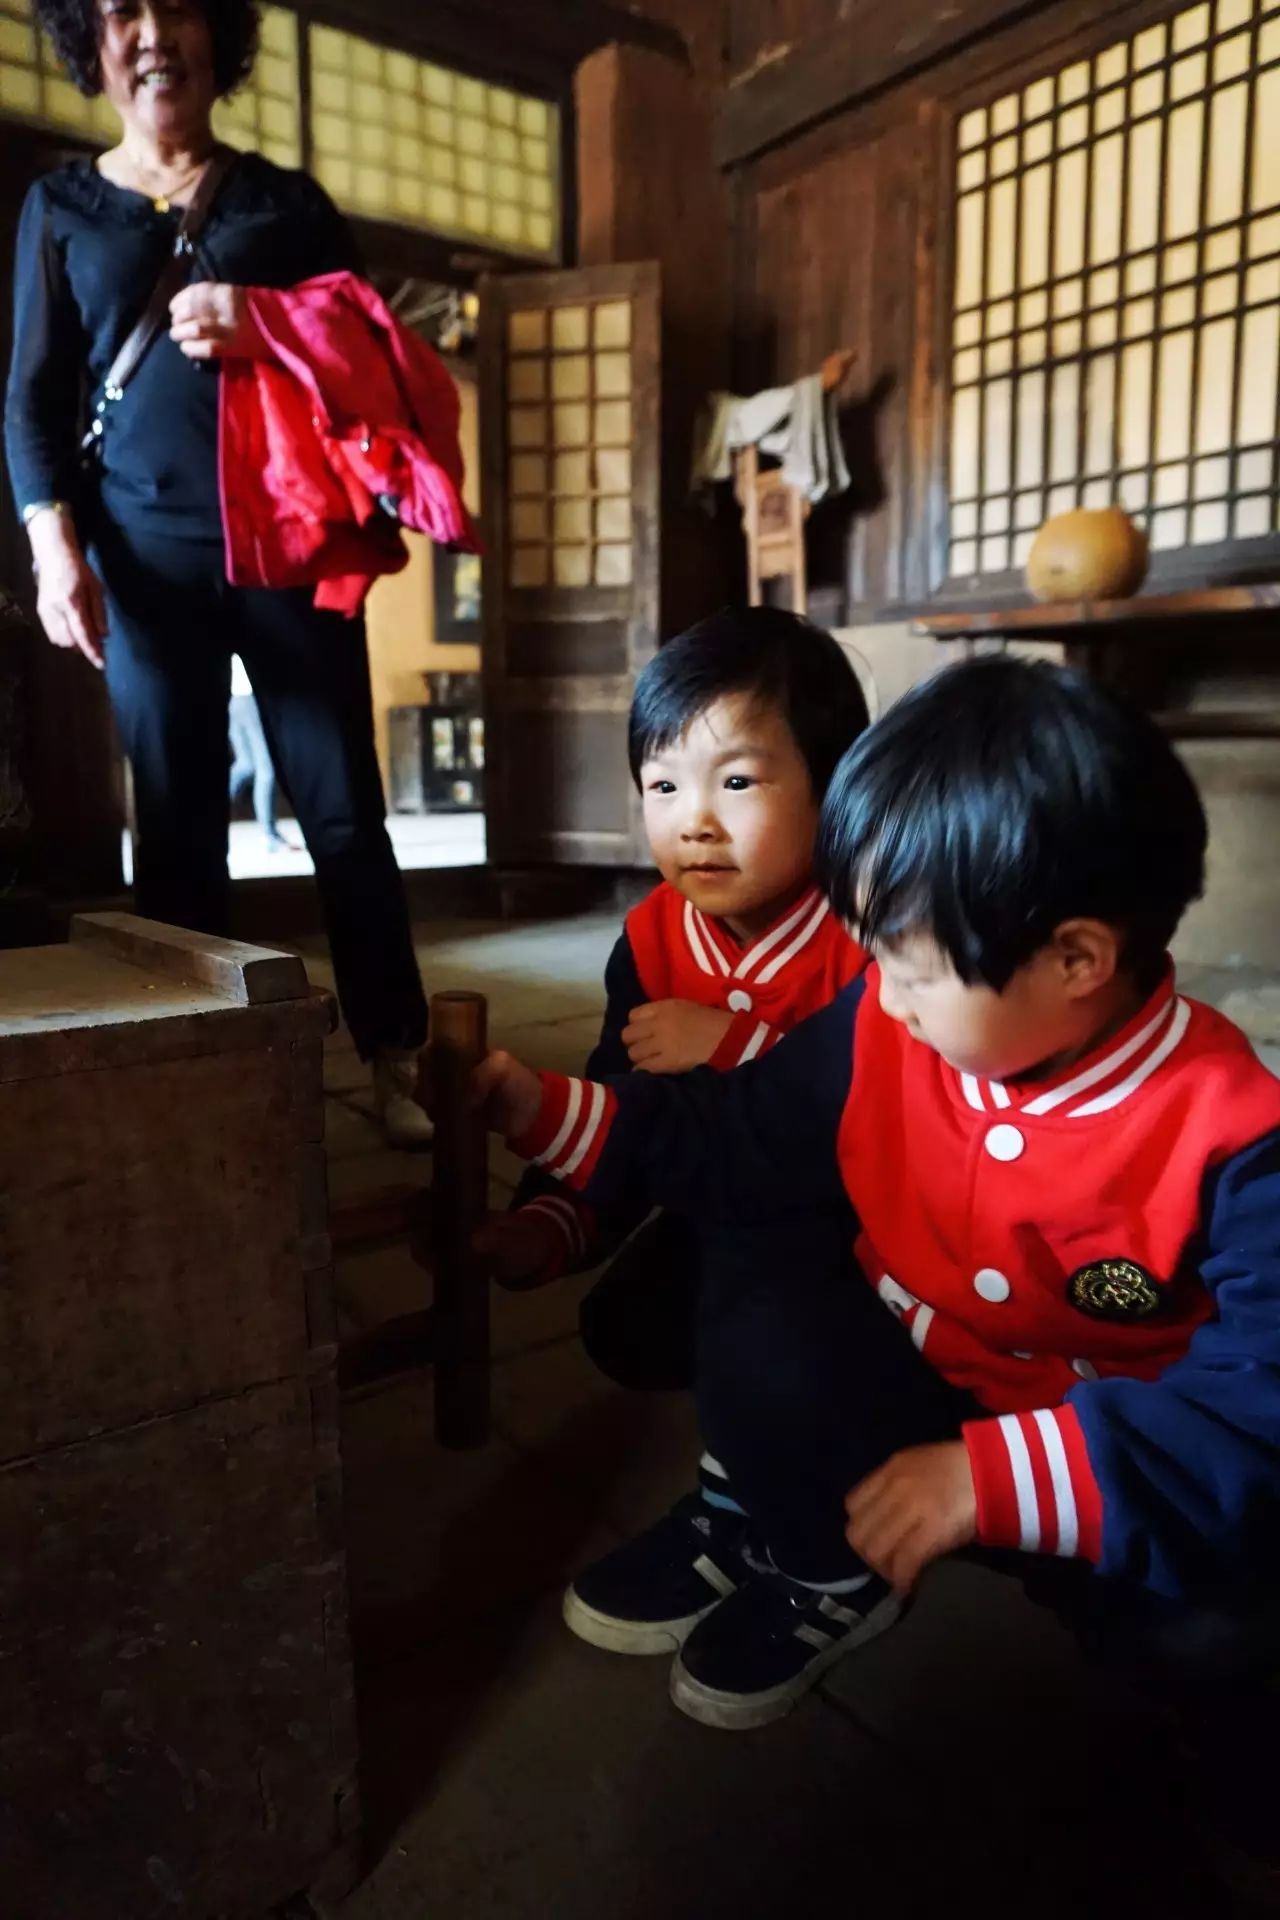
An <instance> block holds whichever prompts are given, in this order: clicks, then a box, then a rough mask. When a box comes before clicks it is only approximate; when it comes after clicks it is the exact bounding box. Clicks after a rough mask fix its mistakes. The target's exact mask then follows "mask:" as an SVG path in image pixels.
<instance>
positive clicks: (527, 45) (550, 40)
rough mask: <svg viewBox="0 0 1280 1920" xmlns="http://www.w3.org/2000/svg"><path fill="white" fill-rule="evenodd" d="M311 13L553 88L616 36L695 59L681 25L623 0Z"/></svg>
mask: <svg viewBox="0 0 1280 1920" xmlns="http://www.w3.org/2000/svg"><path fill="white" fill-rule="evenodd" d="M305 10H306V11H308V12H310V13H312V14H313V15H315V16H318V17H325V16H327V17H329V18H331V19H341V20H342V22H343V24H345V25H350V26H352V27H354V28H355V29H356V30H357V31H359V30H360V29H361V28H363V30H364V31H365V32H367V33H375V34H378V35H380V36H382V35H386V36H387V37H389V38H393V39H395V40H396V41H398V42H400V43H401V44H406V43H408V44H414V45H418V46H428V45H430V46H434V47H435V48H436V49H438V53H439V57H441V58H445V57H449V58H452V59H456V60H457V61H458V62H459V64H461V65H465V66H466V67H468V68H470V69H472V70H475V71H477V72H492V71H495V70H496V71H498V72H501V73H508V74H510V75H511V76H512V78H513V79H514V78H519V79H525V80H527V81H529V82H532V83H533V84H535V85H536V84H541V85H542V86H543V87H546V88H550V86H551V85H552V83H553V81H554V80H556V79H558V80H559V82H560V84H561V85H562V86H563V85H564V84H565V83H567V80H568V78H569V76H570V75H571V74H572V72H573V69H574V68H575V67H576V66H577V65H578V63H579V62H580V61H582V60H585V59H586V57H587V55H588V54H589V53H593V52H594V51H595V49H596V48H597V47H602V46H607V45H609V44H610V43H611V42H614V41H618V42H621V43H623V44H626V45H631V46H640V47H648V48H650V49H651V50H652V51H654V52H656V53H661V54H665V55H666V56H667V58H668V59H671V60H674V61H676V62H678V63H679V64H680V65H681V66H684V67H688V65H689V64H690V60H689V49H688V47H687V45H686V43H685V41H684V38H683V36H682V35H681V34H680V33H679V32H678V31H677V30H676V29H675V28H674V27H670V26H667V25H666V24H665V23H664V22H663V21H660V20H655V19H652V18H651V17H650V16H649V15H648V14H646V13H643V12H641V11H640V10H639V8H637V7H632V6H629V5H625V4H618V0H572V4H571V5H567V4H566V3H565V0H465V4H464V0H432V5H431V6H430V7H429V8H423V9H422V10H421V11H420V10H419V9H418V8H416V7H415V8H406V7H405V6H404V4H403V0H313V3H312V4H309V5H306V7H305Z"/></svg>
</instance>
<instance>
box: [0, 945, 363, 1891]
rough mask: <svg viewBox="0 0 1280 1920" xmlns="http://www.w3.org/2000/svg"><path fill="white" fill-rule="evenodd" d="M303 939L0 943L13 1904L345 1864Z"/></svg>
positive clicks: (327, 1010) (2, 1568) (336, 1577)
mask: <svg viewBox="0 0 1280 1920" xmlns="http://www.w3.org/2000/svg"><path fill="white" fill-rule="evenodd" d="M331 1020H332V1003H331V1002H330V1001H329V999H328V998H327V996H325V995H323V994H318V993H312V992H311V991H310V989H309V988H308V985H307V980H306V975H305V972H304V970H303V967H302V963H301V962H300V961H299V960H297V959H295V958H293V957H292V956H289V955H282V954H268V953H263V952H261V951H259V950H257V949H254V948H249V947H243V946H237V945H235V944H233V943H231V942H223V941H214V940H206V939H204V938H201V937H197V936H194V935H189V934H183V933H178V932H176V931H174V930H172V929H168V928H161V927H156V926H154V925H152V924H150V923H148V922H145V921H140V920H134V919H131V918H129V917H127V916H124V915H98V916H88V917H84V918H81V919H80V920H78V921H76V922H74V923H73V927H72V939H71V943H70V944H69V945H67V946H63V947H45V948H31V949H27V950H25V951H18V952H10V953H0V1351H2V1352H3V1354H4V1368H5V1380H4V1391H3V1393H2V1394H0V1540H3V1542H4V1552H3V1554H2V1555H0V1866H2V1869H3V1877H4V1895H3V1903H2V1904H3V1908H4V1911H5V1913H6V1914H12V1915H13V1916H14V1920H55V1917H56V1920H62V1917H63V1916H67V1920H70V1916H72V1915H74V1916H75V1920H150V1917H151V1916H153V1915H154V1916H157V1917H158V1916H161V1915H165V1916H167V1915H170V1914H173V1913H184V1914H187V1915H189V1916H191V1920H213V1917H214V1916H217V1917H218V1920H259V1916H261V1915H264V1914H266V1913H268V1912H269V1911H270V1910H271V1909H272V1908H273V1907H274V1906H276V1905H277V1904H279V1903H282V1902H284V1901H285V1900H287V1899H289V1898H291V1897H292V1896H293V1895H295V1894H297V1893H299V1892H301V1891H304V1890H316V1892H317V1893H318V1895H319V1896H320V1897H321V1898H322V1899H323V1898H324V1897H326V1896H336V1894H337V1893H338V1892H340V1891H341V1890H342V1889H343V1888H345V1886H347V1885H349V1884H350V1883H351V1880H352V1878H353V1877H354V1874H353V1865H354V1855H355V1845H356V1838H357V1834H356V1824H357V1801H356V1795H355V1788H354V1777H355V1758H356V1755H355V1731H354V1713H353V1706H352V1692H351V1669H350V1656H349V1647H348V1639H347V1601H346V1570H345V1562H344V1556H343V1549H342V1537H341V1528H340V1518H341V1478H340V1462H339V1452H338V1419H337V1412H338V1408H337V1390H336V1384H335V1361H336V1344H335V1333H334V1326H333V1321H332V1313H331V1302H330V1294H331V1289H330V1280H331V1273H330V1249H329V1240H328V1232H327V1217H326V1194H325V1172H324V1145H323V1125H324V1119H323V1115H324V1107H323V1092H322V1077H321V1073H322V1060H321V1055H322V1046H323V1039H324V1034H325V1032H326V1030H327V1028H328V1027H329V1025H330V1024H331Z"/></svg>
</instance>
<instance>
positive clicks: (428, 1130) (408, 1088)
mask: <svg viewBox="0 0 1280 1920" xmlns="http://www.w3.org/2000/svg"><path fill="white" fill-rule="evenodd" d="M417 1085H418V1056H417V1054H416V1053H398V1052H393V1051H391V1050H390V1049H388V1050H387V1051H386V1052H384V1053H380V1054H378V1055H377V1057H376V1058H375V1060H374V1063H373V1100H374V1105H375V1107H376V1108H377V1112H378V1118H379V1120H380V1121H381V1122H382V1131H383V1132H384V1133H385V1134H386V1136H387V1144H388V1146H392V1147H405V1148H408V1149H410V1150H413V1149H419V1150H420V1149H421V1148H423V1147H429V1146H430V1145H431V1142H432V1141H433V1140H434V1138H435V1132H436V1130H435V1128H434V1127H433V1126H432V1124H431V1120H430V1118H429V1116H428V1115H427V1114H426V1113H425V1112H424V1111H423V1109H422V1108H421V1107H420V1106H419V1105H418V1102H417V1099H416V1097H415V1096H416V1092H417Z"/></svg>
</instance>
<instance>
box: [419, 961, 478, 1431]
mask: <svg viewBox="0 0 1280 1920" xmlns="http://www.w3.org/2000/svg"><path fill="white" fill-rule="evenodd" d="M488 1012H489V1010H488V1005H487V1003H486V1001H485V998H484V995H483V994H479V993H436V994H433V995H432V996H431V1027H430V1033H431V1038H430V1040H429V1042H428V1044H427V1049H426V1055H425V1062H424V1065H425V1070H426V1078H427V1082H428V1086H429V1088H430V1096H431V1098H430V1104H431V1109H432V1112H433V1114H434V1116H435V1125H436V1144H435V1177H434V1182H433V1187H432V1196H433V1197H432V1207H431V1252H432V1266H433V1268H434V1272H435V1355H436V1379H435V1393H436V1438H437V1439H438V1440H439V1442H440V1444H441V1446H444V1447H482V1446H483V1445H484V1444H485V1442H486V1441H487V1440H488V1438H489V1277H488V1274H487V1273H486V1271H485V1270H484V1268H483V1267H482V1266H481V1265H480V1264H479V1262H478V1261H477V1260H476V1258H475V1255H474V1254H473V1253H472V1251H471V1242H472V1237H473V1235H474V1234H475V1231H476V1228H477V1227H478V1226H479V1225H480V1223H481V1221H482V1220H483V1219H484V1217H485V1214H486V1212H487V1210H488V1201H489V1142H488V1135H487V1133H486V1131H485V1125H484V1118H483V1115H482V1114H480V1113H478V1112H468V1110H467V1107H466V1092H467V1082H468V1080H469V1079H470V1076H471V1073H472V1071H473V1069H474V1068H475V1067H477V1066H479V1064H480V1062H481V1061H482V1060H483V1059H484V1057H485V1054H486V1053H487V1052H488V1024H489V1021H488Z"/></svg>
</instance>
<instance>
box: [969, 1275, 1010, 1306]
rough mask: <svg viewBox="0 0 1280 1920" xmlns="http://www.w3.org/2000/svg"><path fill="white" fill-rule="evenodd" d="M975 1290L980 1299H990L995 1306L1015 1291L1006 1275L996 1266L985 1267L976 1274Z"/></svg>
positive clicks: (974, 1279) (974, 1278)
mask: <svg viewBox="0 0 1280 1920" xmlns="http://www.w3.org/2000/svg"><path fill="white" fill-rule="evenodd" d="M973 1290H974V1292H975V1293H976V1294H977V1295H978V1296H979V1298H980V1299H982V1300H989V1301H990V1302H991V1304H992V1306H993V1307H998V1306H999V1304H1000V1302H1001V1301H1002V1300H1007V1299H1008V1298H1009V1295H1010V1294H1011V1293H1012V1292H1013V1288H1012V1287H1011V1286H1010V1285H1009V1282H1008V1281H1007V1280H1006V1279H1005V1277H1004V1275H1003V1274H1002V1273H1001V1272H999V1271H998V1269H997V1268H995V1267H984V1268H983V1269H982V1272H981V1273H975V1274H974V1276H973Z"/></svg>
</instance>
